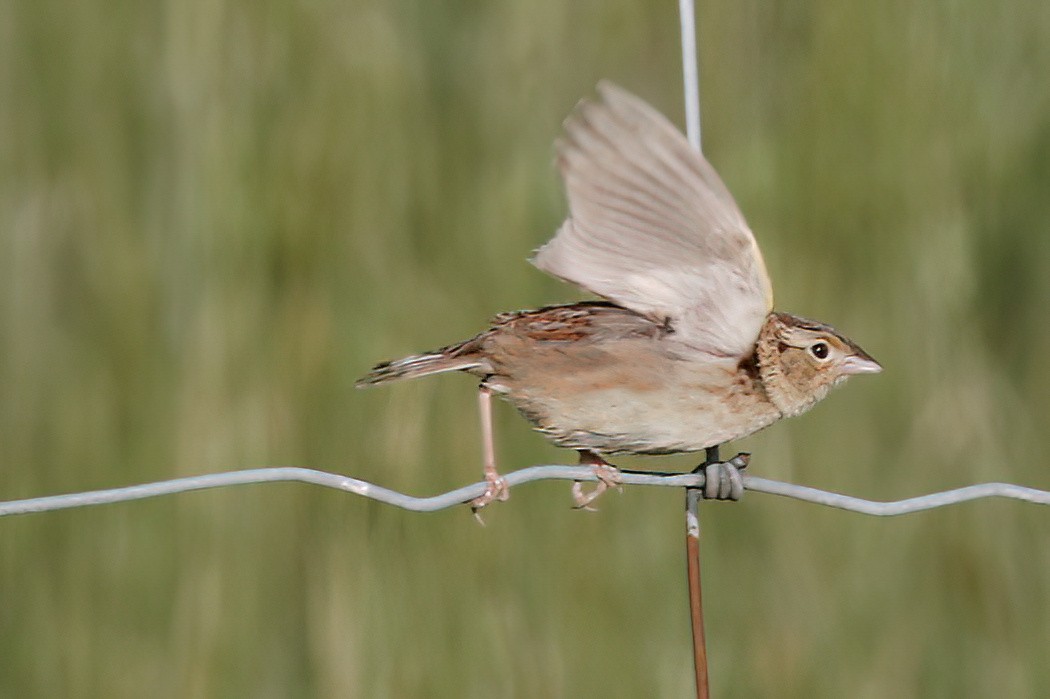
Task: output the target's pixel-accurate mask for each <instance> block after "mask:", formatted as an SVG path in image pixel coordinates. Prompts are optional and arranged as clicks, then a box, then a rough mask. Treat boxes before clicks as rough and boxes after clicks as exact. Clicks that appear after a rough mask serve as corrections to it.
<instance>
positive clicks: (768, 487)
mask: <svg viewBox="0 0 1050 699" xmlns="http://www.w3.org/2000/svg"><path fill="white" fill-rule="evenodd" d="M503 477H504V478H505V479H506V482H507V485H508V486H510V487H514V486H518V485H522V484H524V483H530V482H533V481H544V480H563V481H596V480H597V478H596V477H595V475H594V472H593V470H592V469H591V468H590V467H588V466H560V465H545V466H530V467H528V468H523V469H521V470H518V471H513V472H511V473H507V474H506V475H504V476H503ZM288 481H293V482H300V483H309V484H311V485H319V486H323V487H325V488H333V489H335V490H341V491H344V492H347V493H353V494H355V495H361V496H363V497H366V498H371V499H373V500H377V501H379V502H382V503H386V504H388V505H393V506H395V507H400V508H402V509H405V510H411V511H412V512H435V511H438V510H444V509H447V508H450V507H455V506H456V505H461V504H464V503H468V502H470V501H471V500H473V499H474V498H477V497H479V496H481V495H482V494H483V493H484V492H485V488H486V484H485V482H484V481H482V482H478V483H472V484H470V485H466V486H463V487H462V488H456V489H455V490H450V491H448V492H445V493H440V494H438V495H432V496H428V497H416V496H413V495H408V494H406V493H401V492H398V491H396V490H391V489H390V488H384V487H383V486H380V485H376V484H375V483H369V482H368V481H363V480H361V479H359V478H352V477H350V476H343V475H340V474H337V473H328V472H326V471H317V470H314V469H309V468H299V467H295V466H282V467H274V468H255V469H247V470H243V471H227V472H223V473H211V474H206V475H201V476H190V477H188V478H175V479H172V480H165V481H158V482H155V483H145V484H142V485H132V486H128V487H124V488H110V489H107V490H93V491H88V492H82V493H70V494H68V495H51V496H47V497H40V498H29V499H26V500H11V501H8V502H0V517H5V516H8V515H21V514H29V513H32V512H50V511H53V510H67V509H70V508H74V507H86V506H89V505H105V504H110V503H117V502H127V501H130V500H142V499H144V498H152V497H159V496H161V495H174V494H176V493H185V492H189V491H193V490H207V489H210V488H223V487H227V486H234V485H251V484H253V483H275V482H288ZM622 482H623V484H624V485H647V486H661V487H671V488H702V487H703V486H704V482H705V478H704V474H703V473H653V472H648V471H646V472H639V471H623V472H622ZM744 488H745V490H750V491H753V492H756V493H766V494H769V495H780V496H783V497H788V498H794V499H795V500H803V501H805V502H812V503H816V504H818V505H825V506H827V507H836V508H838V509H842V510H849V511H851V512H859V513H861V514H866V515H875V516H880V517H888V516H894V515H903V514H909V513H912V512H921V511H922V510H931V509H934V508H936V507H944V506H946V505H955V504H959V503H962V502H968V501H970V500H978V499H980V498H992V497H998V498H1012V499H1015V500H1023V501H1025V502H1033V503H1036V504H1039V505H1050V492H1048V491H1045V490H1039V489H1037V488H1029V487H1025V486H1020V485H1014V484H1012V483H982V484H979V485H970V486H966V487H964V488H956V489H954V490H946V491H942V492H937V493H931V494H929V495H921V496H919V497H913V498H907V499H905V500H894V501H890V502H879V501H875V500H865V499H863V498H857V497H853V496H850V495H842V494H840V493H833V492H830V491H826V490H819V489H817V488H810V487H807V486H803V485H796V484H793V483H784V482H781V481H775V480H770V479H768V478H759V477H757V476H748V475H745V476H744Z"/></svg>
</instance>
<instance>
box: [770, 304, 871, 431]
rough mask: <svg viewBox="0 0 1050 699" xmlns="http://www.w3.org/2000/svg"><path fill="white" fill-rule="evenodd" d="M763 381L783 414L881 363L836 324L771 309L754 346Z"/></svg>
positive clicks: (794, 411)
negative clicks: (832, 324)
mask: <svg viewBox="0 0 1050 699" xmlns="http://www.w3.org/2000/svg"><path fill="white" fill-rule="evenodd" d="M756 353H757V355H758V368H759V373H760V375H761V377H762V384H763V386H764V387H765V389H766V393H767V394H768V395H769V398H770V400H772V401H773V404H774V405H776V406H777V408H778V409H779V410H780V412H782V413H783V414H784V416H785V417H789V416H792V415H798V414H799V413H802V412H805V411H806V410H809V408H811V407H812V406H813V405H814V404H815V403H816V402H817V401H819V400H821V399H822V398H824V396H826V395H827V394H828V391H830V390H831V388H832V387H833V386H835V385H837V384H840V383H842V382H843V381H845V380H846V379H847V378H849V377H850V376H853V375H854V374H875V373H878V372H880V371H882V366H881V365H880V364H879V363H878V362H876V361H875V360H874V359H872V358H871V356H869V355H868V353H867V352H865V351H864V350H862V349H861V348H860V347H859V346H857V344H856V343H854V342H853V341H852V340H850V339H849V338H847V337H845V336H843V335H840V334H839V333H838V332H836V331H835V329H834V328H832V327H830V326H828V325H824V324H823V323H818V322H816V321H813V320H807V319H806V318H799V317H798V316H793V315H790V314H788V313H775V312H774V313H770V314H769V316H768V317H767V318H766V322H765V324H764V325H763V326H762V332H761V333H760V334H759V337H758V344H757V346H756Z"/></svg>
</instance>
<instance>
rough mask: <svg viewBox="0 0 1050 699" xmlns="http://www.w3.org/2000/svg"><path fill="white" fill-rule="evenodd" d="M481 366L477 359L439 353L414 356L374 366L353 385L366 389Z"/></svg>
mask: <svg viewBox="0 0 1050 699" xmlns="http://www.w3.org/2000/svg"><path fill="white" fill-rule="evenodd" d="M481 365H482V362H481V360H480V359H479V358H478V357H471V356H465V357H463V356H461V357H454V356H449V355H448V354H444V353H440V352H435V353H431V354H415V355H412V356H411V357H404V358H403V359H394V360H391V361H389V362H383V363H382V364H377V365H375V366H374V367H372V370H371V371H369V372H368V373H367V374H365V375H364V376H362V377H361V378H360V379H358V380H357V382H356V383H355V384H354V385H355V386H356V387H357V388H367V387H369V386H375V385H376V384H381V383H387V382H388V381H400V380H401V379H414V378H416V377H417V376H428V375H430V374H440V373H443V372H446V371H463V370H465V369H473V368H474V367H478V366H481Z"/></svg>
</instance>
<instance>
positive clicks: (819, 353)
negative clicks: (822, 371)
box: [809, 342, 829, 359]
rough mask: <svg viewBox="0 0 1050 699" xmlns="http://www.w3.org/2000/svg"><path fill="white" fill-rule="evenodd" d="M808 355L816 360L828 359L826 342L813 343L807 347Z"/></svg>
mask: <svg viewBox="0 0 1050 699" xmlns="http://www.w3.org/2000/svg"><path fill="white" fill-rule="evenodd" d="M809 351H810V353H811V354H812V355H813V356H814V357H816V358H817V359H827V358H828V352H829V349H828V343H826V342H815V343H813V344H812V345H810V346H809Z"/></svg>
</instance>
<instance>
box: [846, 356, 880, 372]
mask: <svg viewBox="0 0 1050 699" xmlns="http://www.w3.org/2000/svg"><path fill="white" fill-rule="evenodd" d="M880 371H882V365H881V364H879V363H878V362H876V361H875V360H874V359H872V358H871V357H869V356H868V355H866V354H851V355H849V356H848V357H846V358H845V359H843V360H842V373H843V374H877V373H879V372H880Z"/></svg>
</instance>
